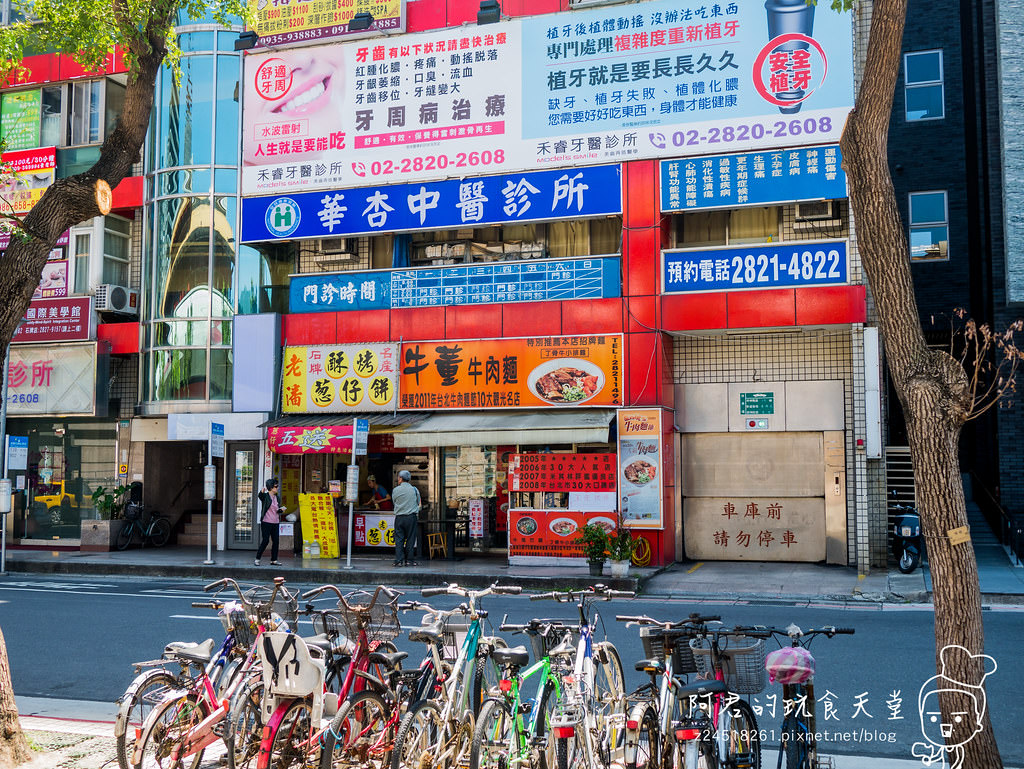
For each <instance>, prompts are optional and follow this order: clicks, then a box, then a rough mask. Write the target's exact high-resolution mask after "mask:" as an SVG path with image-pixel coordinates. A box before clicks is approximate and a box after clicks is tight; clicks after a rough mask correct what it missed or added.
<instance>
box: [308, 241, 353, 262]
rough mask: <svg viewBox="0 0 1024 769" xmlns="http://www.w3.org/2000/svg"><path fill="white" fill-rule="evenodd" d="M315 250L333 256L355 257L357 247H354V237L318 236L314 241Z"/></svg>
mask: <svg viewBox="0 0 1024 769" xmlns="http://www.w3.org/2000/svg"><path fill="white" fill-rule="evenodd" d="M316 250H317V251H318V252H319V253H321V254H324V255H325V256H330V257H334V258H344V257H346V256H347V257H349V258H351V259H356V258H357V257H358V256H359V254H358V249H357V248H356V238H320V240H318V241H316Z"/></svg>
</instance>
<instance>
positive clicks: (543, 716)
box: [533, 680, 558, 769]
mask: <svg viewBox="0 0 1024 769" xmlns="http://www.w3.org/2000/svg"><path fill="white" fill-rule="evenodd" d="M557 706H558V697H557V695H556V694H555V685H554V683H552V682H551V681H550V680H549V681H548V683H547V685H546V686H545V687H544V691H543V692H541V695H540V705H539V706H538V710H537V715H536V723H535V724H534V726H533V735H534V737H535V738H536V740H537V742H540V743H542V744H543V745H544V751H543V752H542V753H541V754H540V766H539V768H538V769H549V767H550V769H554V767H555V765H556V764H557V763H558V760H557V758H556V756H555V741H554V739H553V738H552V737H551V722H552V720H554V717H555V708H556V707H557Z"/></svg>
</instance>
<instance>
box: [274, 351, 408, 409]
mask: <svg viewBox="0 0 1024 769" xmlns="http://www.w3.org/2000/svg"><path fill="white" fill-rule="evenodd" d="M397 359H398V345H396V344H345V345H316V346H313V347H286V348H284V377H283V378H284V385H283V392H282V398H281V410H282V411H283V412H285V413H301V414H324V413H343V412H346V411H391V410H393V409H394V406H395V382H396V379H397V374H398V360H397Z"/></svg>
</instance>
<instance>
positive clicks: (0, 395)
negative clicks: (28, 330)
mask: <svg viewBox="0 0 1024 769" xmlns="http://www.w3.org/2000/svg"><path fill="white" fill-rule="evenodd" d="M10 362H11V346H10V345H7V349H6V350H4V373H3V377H4V381H3V385H0V401H2V403H0V446H3V450H4V457H3V461H2V468H3V473H2V474H0V479H3V480H7V367H8V365H9V364H10ZM5 491H6V493H7V501H6V503H4V502H3V501H2V500H0V511H2V512H0V576H7V514H8V513H9V512H10V511H11V507H12V505H11V486H10V483H8V484H7V485H6V489H5ZM3 507H6V508H7V509H6V510H2V508H3Z"/></svg>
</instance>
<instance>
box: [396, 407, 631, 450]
mask: <svg viewBox="0 0 1024 769" xmlns="http://www.w3.org/2000/svg"><path fill="white" fill-rule="evenodd" d="M614 416H615V412H614V411H612V410H610V409H575V410H566V411H560V410H551V411H492V412H467V411H459V412H454V413H451V414H436V413H435V414H433V415H432V416H429V417H427V418H426V419H424V420H423V421H422V422H420V423H418V424H415V425H410V426H408V427H406V428H405V429H404V430H402V432H400V433H396V434H395V448H409V447H412V446H497V445H503V444H546V443H607V442H608V423H609V422H610V421H611V420H612V418H613V417H614Z"/></svg>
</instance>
